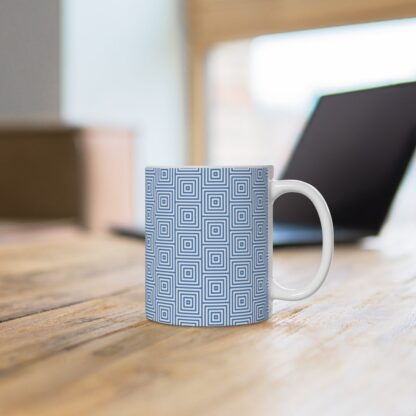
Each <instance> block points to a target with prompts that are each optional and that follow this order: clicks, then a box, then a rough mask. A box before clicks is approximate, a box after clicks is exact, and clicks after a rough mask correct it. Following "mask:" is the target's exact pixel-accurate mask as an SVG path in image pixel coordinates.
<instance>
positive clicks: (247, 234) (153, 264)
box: [145, 166, 334, 326]
mask: <svg viewBox="0 0 416 416" xmlns="http://www.w3.org/2000/svg"><path fill="white" fill-rule="evenodd" d="M145 181H146V184H145V186H146V209H145V211H146V214H145V215H146V284H145V289H146V316H147V318H148V319H150V320H152V321H156V322H160V323H164V324H171V325H184V326H230V325H242V324H252V323H257V322H260V321H263V320H266V319H268V318H269V317H270V314H271V311H272V308H271V304H272V300H274V299H283V300H300V299H304V298H306V297H308V296H311V295H312V294H313V293H314V292H316V291H317V290H318V289H319V287H320V286H321V285H322V283H323V282H324V280H325V278H326V276H327V274H328V270H329V267H330V264H331V259H332V254H333V246H334V238H333V226H332V220H331V215H330V213H329V209H328V207H327V204H326V203H325V200H324V199H323V197H322V195H321V194H320V193H319V192H318V191H317V190H316V189H315V188H314V187H313V186H311V185H309V184H307V183H305V182H300V181H294V180H283V181H278V180H274V179H273V167H272V166H247V167H178V168H175V167H147V168H146V172H145ZM288 192H296V193H300V194H302V195H304V196H306V197H307V198H309V199H310V200H311V201H312V203H313V204H314V206H315V208H316V210H317V212H318V215H319V218H320V221H321V227H322V236H323V243H322V256H321V263H320V266H319V269H318V272H317V273H316V275H315V276H314V277H313V278H312V279H311V280H310V282H309V283H308V284H307V285H306V286H305V287H303V288H301V289H290V288H286V287H283V286H282V285H280V284H279V283H278V282H277V281H276V280H274V279H273V278H272V254H273V246H272V225H273V224H272V221H273V219H272V207H273V203H274V201H275V200H276V199H277V198H278V197H279V196H281V195H283V194H285V193H288Z"/></svg>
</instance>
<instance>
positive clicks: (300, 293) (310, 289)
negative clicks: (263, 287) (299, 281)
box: [270, 179, 334, 300]
mask: <svg viewBox="0 0 416 416" xmlns="http://www.w3.org/2000/svg"><path fill="white" fill-rule="evenodd" d="M289 192H295V193H299V194H302V195H304V196H306V197H307V198H309V199H310V201H311V202H312V203H313V205H314V206H315V209H316V211H317V212H318V215H319V220H320V221H321V228H322V256H321V264H320V265H319V269H318V272H317V273H316V275H315V276H314V277H313V279H312V280H311V281H310V282H309V283H308V284H307V285H306V286H305V287H303V288H300V289H290V288H287V287H284V286H282V285H281V284H280V283H278V282H277V281H275V280H274V279H273V280H272V282H271V297H272V298H273V299H281V300H301V299H305V298H307V297H308V296H311V295H313V294H314V293H315V292H316V291H317V290H318V289H319V288H320V287H321V286H322V283H323V282H324V280H325V278H326V276H327V275H328V271H329V266H330V265H331V261H332V255H333V252H334V228H333V225H332V218H331V214H330V212H329V209H328V205H327V204H326V202H325V200H324V198H323V196H322V195H321V194H320V193H319V192H318V191H317V190H316V188H314V187H313V186H312V185H309V184H308V183H305V182H302V181H295V180H284V181H278V180H275V179H272V180H271V181H270V204H271V206H273V204H274V202H275V201H276V199H277V198H279V196H281V195H283V194H286V193H289Z"/></svg>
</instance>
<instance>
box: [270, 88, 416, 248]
mask: <svg viewBox="0 0 416 416" xmlns="http://www.w3.org/2000/svg"><path fill="white" fill-rule="evenodd" d="M415 146H416V82H412V83H405V84H398V85H390V86H384V87H378V88H372V89H365V90H359V91H352V92H345V93H340V94H332V95H325V96H322V97H321V98H320V99H319V100H318V102H317V105H316V107H315V110H314V111H313V113H312V115H311V117H310V119H309V121H308V122H307V124H306V126H305V128H304V130H303V132H302V134H301V137H300V140H299V142H298V144H297V146H296V148H295V150H294V152H293V154H292V156H291V158H290V160H289V162H288V164H287V166H286V168H285V169H284V172H283V174H282V175H281V177H280V178H279V179H298V180H301V181H305V182H308V183H310V184H311V185H313V186H315V187H316V188H317V189H318V190H319V191H320V192H321V193H322V195H323V197H324V198H325V200H326V201H327V203H328V206H329V209H330V211H331V214H332V219H333V223H334V234H335V242H336V243H350V242H355V241H357V240H359V239H361V238H363V237H367V236H373V235H377V234H378V232H379V231H380V229H381V227H382V225H383V222H384V220H385V218H386V216H387V214H388V211H389V208H390V207H391V205H392V202H393V199H394V196H395V194H396V192H397V189H398V187H399V184H400V181H401V180H402V177H403V175H404V173H405V171H406V168H407V166H408V164H409V161H410V159H411V157H412V154H413V152H414V149H415ZM273 221H274V226H273V244H274V245H275V246H285V245H306V244H320V243H321V241H322V236H321V230H320V225H319V218H318V215H317V214H316V212H315V209H314V208H313V205H312V204H311V203H310V202H309V201H308V200H307V199H306V198H305V197H304V196H301V195H297V194H287V195H284V196H282V197H280V198H279V201H277V203H275V204H274V207H273Z"/></svg>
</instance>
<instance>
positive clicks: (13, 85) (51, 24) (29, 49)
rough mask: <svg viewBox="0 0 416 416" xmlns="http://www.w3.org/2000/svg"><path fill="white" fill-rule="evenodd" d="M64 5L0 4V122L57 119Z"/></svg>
mask: <svg viewBox="0 0 416 416" xmlns="http://www.w3.org/2000/svg"><path fill="white" fill-rule="evenodd" d="M59 107H60V3H59V1H57V0H36V1H33V0H1V1H0V120H2V121H3V120H7V121H10V120H12V121H19V120H28V119H41V120H51V119H52V120H57V119H58V117H59Z"/></svg>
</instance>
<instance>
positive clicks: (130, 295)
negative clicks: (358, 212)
mask: <svg viewBox="0 0 416 416" xmlns="http://www.w3.org/2000/svg"><path fill="white" fill-rule="evenodd" d="M411 235H412V234H410V236H411ZM415 235H416V234H413V239H411V238H410V237H409V238H407V239H406V238H405V237H404V236H403V234H401V233H398V234H397V235H396V238H390V239H388V240H387V241H385V240H383V239H382V240H380V241H378V240H377V241H375V242H373V243H371V242H370V243H367V245H365V246H364V247H344V248H337V250H336V255H335V259H334V264H333V267H332V270H331V273H330V276H329V279H328V281H327V283H326V284H325V285H324V286H323V288H322V290H320V291H319V292H318V293H317V294H316V295H315V296H313V297H312V298H309V299H307V300H305V301H301V302H280V303H279V302H277V303H276V305H275V308H276V313H275V315H274V316H273V318H272V319H271V320H270V321H268V322H264V323H261V324H257V325H253V326H246V327H236V328H209V329H203V328H178V327H170V326H164V325H158V324H155V323H152V322H149V321H147V320H146V318H145V314H144V304H143V302H144V289H143V274H144V273H143V262H144V248H143V244H142V243H141V242H137V241H133V240H127V239H121V238H115V237H109V236H89V235H83V234H78V235H71V236H67V237H65V238H60V239H58V241H52V240H50V241H49V240H48V241H36V242H31V243H27V242H24V243H19V244H17V243H16V244H14V245H7V246H4V245H3V246H1V247H0V321H1V324H0V415H2V416H6V415H42V416H47V415H95V414H99V415H149V416H153V415H181V416H183V415H256V416H257V415H377V416H380V415H395V416H396V415H415V414H416V329H415V326H416V302H415V301H416V255H415V254H416V252H415V248H416V245H415V244H414V241H415V238H414V236H415ZM318 257H319V248H317V249H314V248H313V249H285V250H281V251H279V253H278V254H277V256H275V258H274V262H275V266H276V267H277V269H278V270H279V271H280V272H281V273H282V276H287V280H288V281H292V280H298V283H300V281H301V280H303V279H304V277H306V276H307V275H308V273H310V272H312V271H313V270H314V268H315V267H316V265H317V261H318ZM295 276H296V279H294V277H295ZM293 284H295V283H293Z"/></svg>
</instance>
